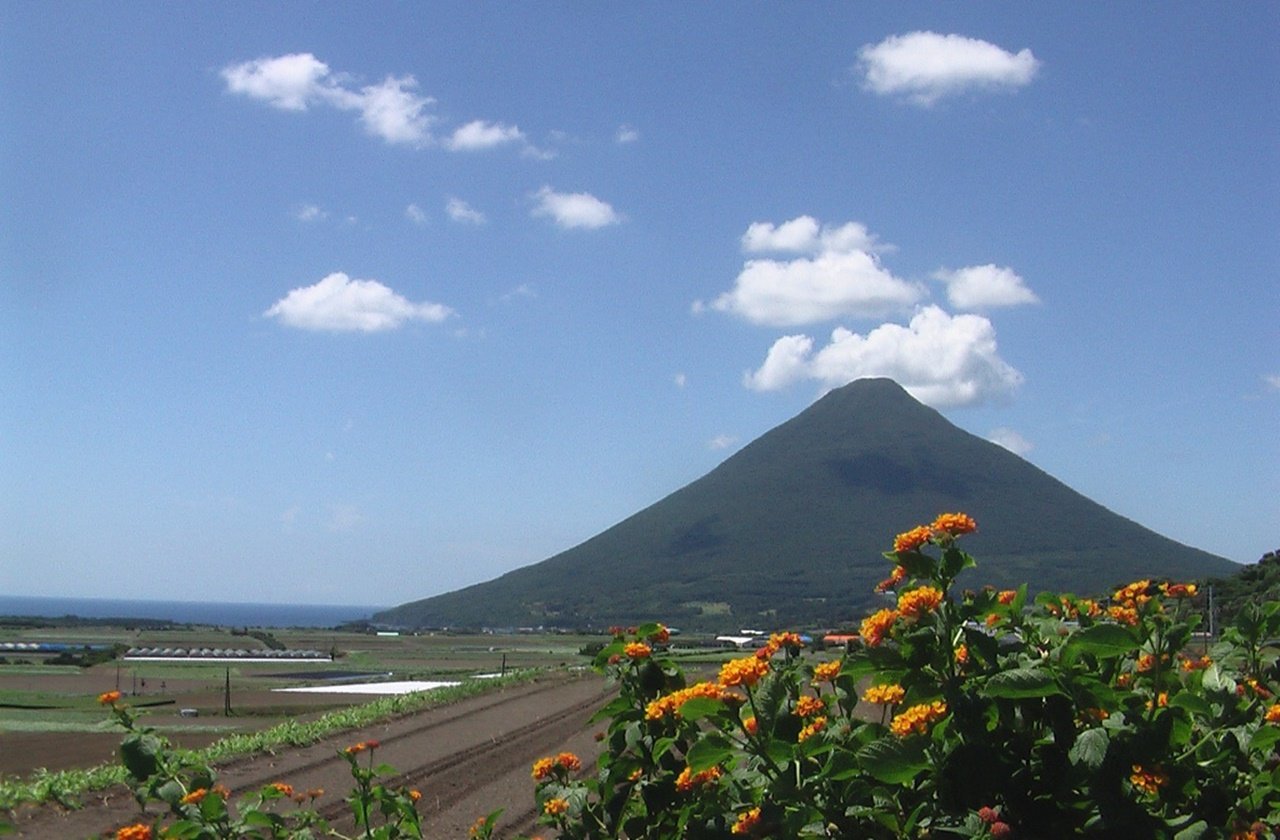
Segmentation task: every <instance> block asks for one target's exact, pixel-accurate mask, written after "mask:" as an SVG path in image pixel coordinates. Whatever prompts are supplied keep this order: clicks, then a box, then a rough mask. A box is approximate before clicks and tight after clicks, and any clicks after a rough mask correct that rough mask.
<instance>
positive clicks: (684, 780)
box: [676, 767, 721, 793]
mask: <svg viewBox="0 0 1280 840" xmlns="http://www.w3.org/2000/svg"><path fill="white" fill-rule="evenodd" d="M720 776H721V771H720V768H719V767H708V768H707V769H706V770H703V771H702V772H701V773H695V772H693V770H692V769H691V768H689V767H686V768H684V769H683V770H681V771H680V775H679V776H677V777H676V790H678V791H680V792H681V793H688V792H689V791H691V790H693V789H694V788H696V787H702V786H703V785H709V784H713V783H714V782H715V781H716V780H717V779H719V778H720Z"/></svg>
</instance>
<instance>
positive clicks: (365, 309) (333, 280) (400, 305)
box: [263, 271, 454, 332]
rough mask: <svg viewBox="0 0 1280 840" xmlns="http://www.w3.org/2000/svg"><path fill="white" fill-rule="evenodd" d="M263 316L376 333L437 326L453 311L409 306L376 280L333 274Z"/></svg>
mask: <svg viewBox="0 0 1280 840" xmlns="http://www.w3.org/2000/svg"><path fill="white" fill-rule="evenodd" d="M263 314H264V315H265V316H266V317H268V318H275V319H277V320H278V321H280V323H282V324H284V325H286V326H290V327H296V328H298V329H303V330H316V331H322V332H380V331H383V330H393V329H396V328H397V327H401V326H403V325H404V324H406V323H408V322H409V321H425V322H426V323H430V324H436V323H440V322H441V321H444V320H445V319H447V318H449V317H450V316H452V315H453V314H454V312H453V310H452V309H450V308H449V307H447V306H444V305H443V304H439V303H427V302H424V303H413V302H411V301H409V300H406V299H405V298H404V297H402V296H400V295H398V294H396V293H395V292H393V291H392V290H391V289H389V288H387V287H386V286H384V285H382V284H381V283H379V282H378V281H376V280H352V279H351V278H350V277H348V276H347V275H346V274H344V273H343V272H341V271H337V272H334V273H333V274H330V275H328V276H327V277H325V278H324V279H323V280H320V281H319V282H317V283H315V284H314V285H311V286H302V287H300V288H297V289H293V290H292V291H290V292H289V293H288V294H287V295H285V296H284V297H282V298H281V299H280V300H278V301H276V302H275V303H274V304H273V305H272V306H271V308H270V309H268V310H267V311H266V312H264V313H263Z"/></svg>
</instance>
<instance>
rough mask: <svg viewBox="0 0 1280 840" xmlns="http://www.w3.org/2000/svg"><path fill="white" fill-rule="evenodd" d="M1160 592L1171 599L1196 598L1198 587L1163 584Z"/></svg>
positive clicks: (1190, 584) (1183, 584) (1184, 584)
mask: <svg viewBox="0 0 1280 840" xmlns="http://www.w3.org/2000/svg"><path fill="white" fill-rule="evenodd" d="M1160 592H1161V593H1162V594H1164V595H1165V596H1166V597H1169V598H1194V597H1195V596H1196V585H1195V584H1194V583H1162V584H1160Z"/></svg>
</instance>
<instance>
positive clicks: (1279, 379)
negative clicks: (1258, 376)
mask: <svg viewBox="0 0 1280 840" xmlns="http://www.w3.org/2000/svg"><path fill="white" fill-rule="evenodd" d="M1262 381H1263V382H1265V383H1266V384H1267V386H1268V387H1269V388H1271V389H1273V390H1276V391H1280V374H1275V373H1267V374H1263V377H1262Z"/></svg>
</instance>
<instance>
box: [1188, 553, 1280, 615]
mask: <svg viewBox="0 0 1280 840" xmlns="http://www.w3.org/2000/svg"><path fill="white" fill-rule="evenodd" d="M1205 583H1207V584H1208V585H1209V586H1211V587H1213V603H1214V612H1215V613H1216V618H1217V620H1218V622H1219V624H1221V625H1225V624H1230V623H1231V622H1232V621H1234V620H1235V617H1236V615H1238V614H1239V612H1240V610H1242V609H1244V607H1245V605H1247V604H1258V605H1262V604H1268V603H1273V602H1277V601H1280V550H1277V551H1268V552H1267V553H1266V554H1264V555H1262V557H1261V559H1259V560H1258V562H1257V563H1253V564H1251V565H1248V566H1243V567H1241V568H1240V569H1239V571H1237V572H1236V573H1235V574H1234V575H1231V576H1230V577H1214V578H1209V579H1208V580H1207V581H1205Z"/></svg>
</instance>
